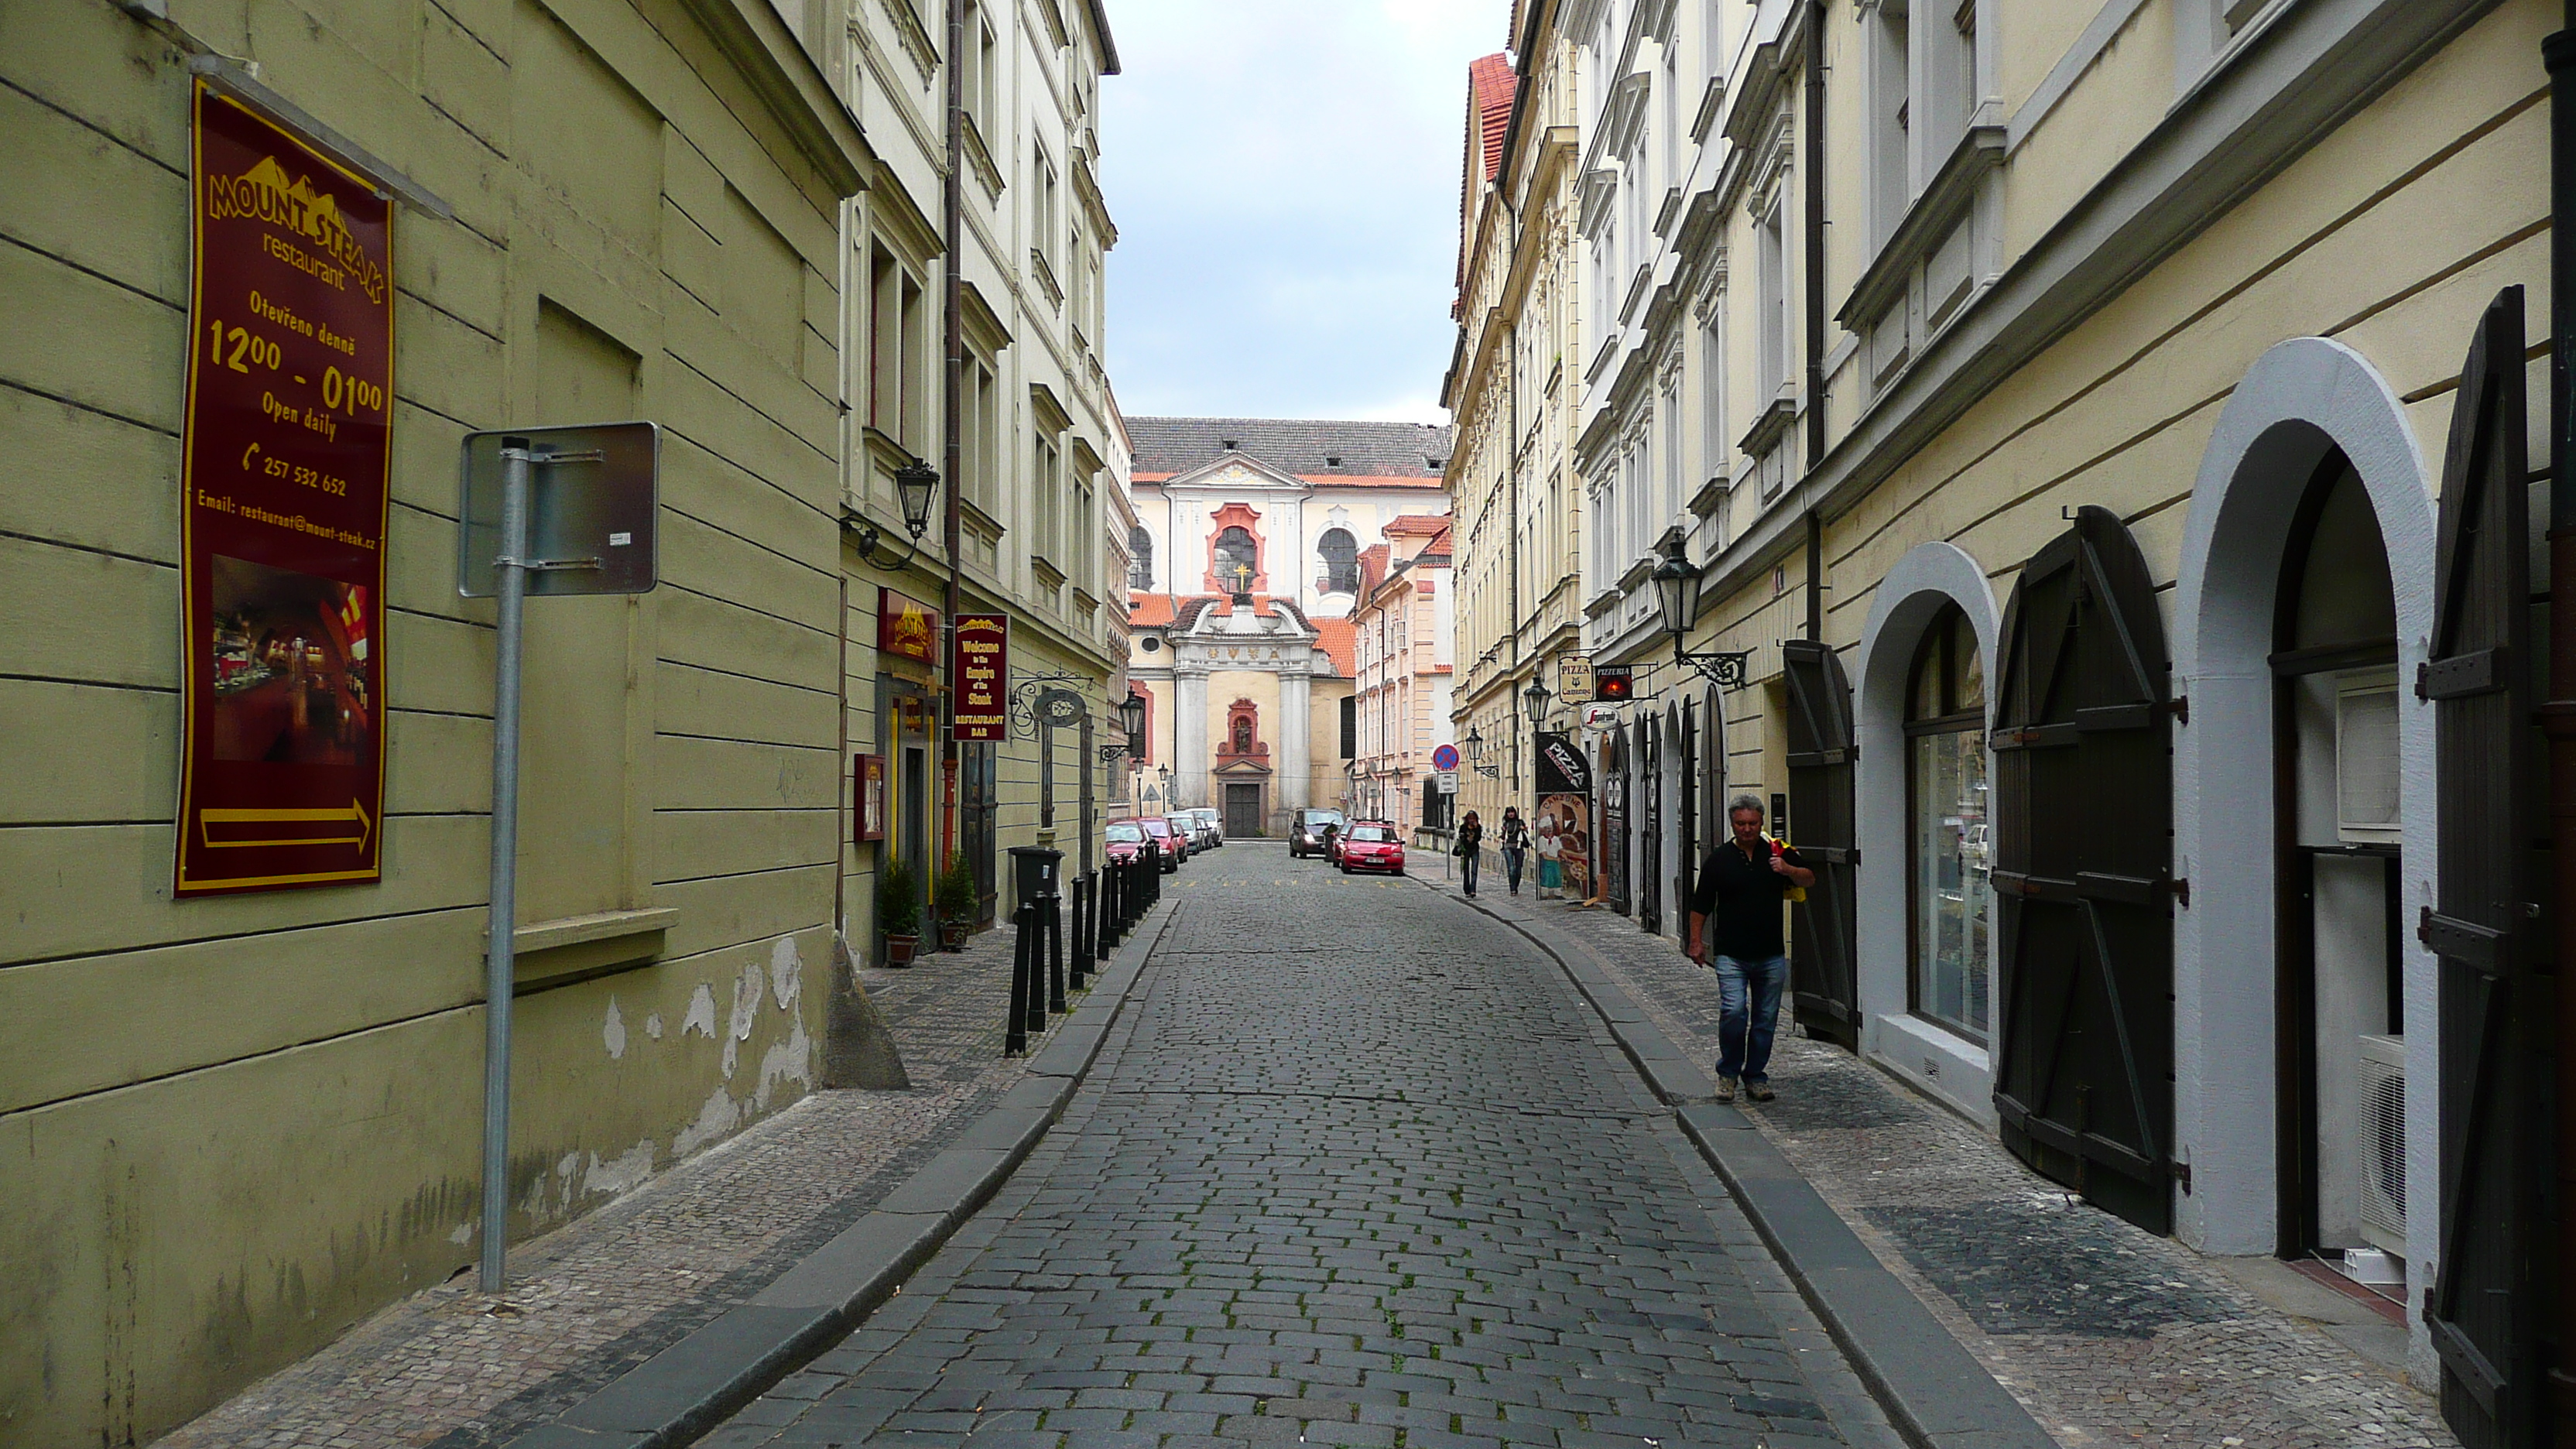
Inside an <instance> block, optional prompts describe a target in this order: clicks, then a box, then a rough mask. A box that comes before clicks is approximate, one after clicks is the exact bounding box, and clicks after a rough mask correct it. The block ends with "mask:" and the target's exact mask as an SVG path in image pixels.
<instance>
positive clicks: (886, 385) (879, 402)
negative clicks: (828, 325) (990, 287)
mask: <svg viewBox="0 0 2576 1449" xmlns="http://www.w3.org/2000/svg"><path fill="white" fill-rule="evenodd" d="M868 284H869V285H868V292H869V305H868V426H870V427H872V428H874V429H876V430H877V431H878V432H881V433H883V434H885V435H886V436H887V437H889V438H892V439H894V440H895V441H896V442H898V443H901V444H902V445H903V446H905V447H907V448H911V449H913V450H915V451H916V452H917V451H919V450H920V448H921V446H922V440H923V437H922V435H923V432H924V428H923V424H924V422H925V421H926V417H925V412H924V409H923V407H922V401H923V399H922V397H921V394H922V392H923V391H924V388H923V379H924V374H925V373H926V371H927V370H928V369H927V362H928V356H929V337H930V329H929V324H928V319H927V317H926V316H925V315H924V299H923V290H922V285H921V280H920V278H918V277H916V276H914V275H913V274H912V272H911V270H910V269H908V268H906V267H905V266H904V265H903V263H901V262H899V261H897V260H895V256H894V253H892V252H890V251H888V250H886V249H885V248H884V247H881V246H880V247H871V248H870V249H869V253H868Z"/></svg>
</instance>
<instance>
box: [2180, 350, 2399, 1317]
mask: <svg viewBox="0 0 2576 1449" xmlns="http://www.w3.org/2000/svg"><path fill="white" fill-rule="evenodd" d="M2338 450H2339V451H2340V452H2341V453H2342V454H2343V456H2344V458H2345V459H2346V460H2347V461H2348V462H2349V463H2350V464H2351V466H2352V468H2353V471H2354V474H2355V475H2356V476H2357V477H2358V478H2359V480H2360V483H2361V486H2362V488H2363V489H2364V491H2365V493H2366V495H2367V497H2368V499H2369V503H2370V508H2371V512H2372V514H2373V516H2374V517H2375V518H2376V520H2377V522H2378V525H2379V533H2380V538H2381V541H2382V544H2383V545H2384V547H2385V549H2386V551H2387V557H2388V569H2389V575H2390V586H2391V593H2392V595H2393V598H2394V600H2395V605H2396V620H2397V661H2398V663H2397V669H2398V678H2399V679H2400V681H2401V682H2411V681H2412V680H2413V678H2414V672H2415V668H2416V666H2417V665H2419V664H2421V663H2422V661H2423V658H2424V650H2425V647H2426V641H2427V639H2428V636H2429V635H2430V632H2431V629H2432V622H2433V589H2434V558H2435V533H2434V517H2433V498H2432V492H2431V489H2430V487H2429V485H2428V482H2427V475H2426V473H2425V469H2424V466H2423V459H2422V453H2421V451H2420V449H2419V448H2418V447H2417V444H2416V439H2415V435H2414V430H2413V429H2412V428H2411V427H2410V426H2409V425H2408V423H2407V420H2406V416H2405V411H2404V407H2403V405H2402V404H2401V403H2400V402H2399V401H2398V399H2397V396H2396V394H2395V392H2394V391H2393V390H2392V389H2391V388H2390V387H2389V386H2388V384H2387V382H2386V381H2385V380H2384V379H2383V378H2381V377H2380V375H2379V374H2378V372H2377V371H2376V370H2375V369H2374V368H2372V366H2371V365H2370V363H2369V361H2368V360H2367V359H2365V358H2364V357H2362V356H2361V354H2359V353H2357V352H2355V351H2354V350H2353V349H2351V348H2350V347H2347V346H2345V345H2343V344H2342V343H2339V342H2334V341H2330V340H2327V339H2324V338H2317V337H2302V338H2294V339H2292V340H2290V341H2287V342H2283V343H2280V344H2278V345H2277V346H2275V347H2273V348H2272V349H2271V350H2270V351H2268V352H2266V353H2264V354H2263V356H2262V357H2261V358H2260V359H2259V360H2257V361H2256V363H2255V364H2254V366H2253V367H2252V368H2251V369H2250V370H2249V371H2248V372H2247V373H2246V375H2245V378H2244V380H2243V381H2242V382H2240V383H2239V384H2238V385H2237V388H2236V391H2235V393H2234V394H2233V396H2231V397H2230V399H2229V401H2228V403H2227V406H2226V408H2225V410H2224V411H2222V412H2221V414H2220V415H2219V419H2218V424H2217V427H2216V429H2215V430H2214V431H2213V433H2212V435H2211V438H2210V441H2209V445H2208V447H2207V449H2206V450H2205V451H2204V453H2203V454H2202V458H2201V466H2200V473H2199V477H2198V479H2197V481H2196V483H2195V485H2194V487H2193V491H2192V497H2191V503H2190V511H2189V513H2188V515H2187V517H2186V519H2185V522H2184V534H2183V545H2182V555H2181V560H2180V564H2179V568H2178V570H2177V574H2176V581H2175V591H2174V601H2173V606H2172V619H2173V652H2174V689H2175V691H2176V693H2177V694H2178V695H2181V696H2182V697H2184V698H2185V699H2187V701H2188V703H2189V707H2190V715H2189V722H2188V723H2187V724H2185V725H2182V726H2180V727H2178V728H2177V729H2176V730H2175V732H2174V873H2175V874H2176V875H2177V876H2178V877H2182V878H2185V879H2187V880H2189V881H2190V883H2191V896H2190V905H2189V906H2188V907H2187V908H2185V909H2181V910H2179V911H2177V912H2176V916H2175V932H2174V992H2175V1002H2174V1046H2175V1075H2176V1081H2175V1101H2174V1127H2175V1135H2176V1137H2177V1139H2178V1140H2177V1148H2178V1151H2179V1153H2180V1155H2181V1156H2182V1158H2183V1160H2184V1161H2187V1162H2188V1163H2190V1165H2191V1168H2192V1191H2191V1192H2190V1193H2189V1194H2187V1195H2185V1196H2183V1197H2182V1198H2181V1199H2180V1201H2179V1203H2178V1205H2177V1206H2178V1209H2179V1212H2178V1219H2177V1222H2176V1231H2177V1232H2178V1234H2179V1235H2180V1236H2181V1237H2182V1238H2183V1239H2184V1240H2185V1241H2186V1242H2189V1243H2191V1244H2192V1245H2193V1246H2195V1247H2198V1248H2200V1249H2201V1250H2202V1251H2205V1252H2213V1253H2242V1254H2254V1253H2265V1252H2270V1251H2272V1249H2273V1246H2274V1244H2275V1241H2276V1238H2277V1233H2278V1221H2279V1217H2278V1214H2279V1197H2278V1191H2279V1168H2278V1160H2277V1150H2278V1143H2277V1141H2276V1132H2275V1111H2274V1108H2275V1101H2276V1095H2277V1085H2276V1083H2275V1081H2274V1074H2273V1062H2274V1039H2275V1031H2276V1020H2275V1011H2274V988H2275V979H2274V957H2275V953H2276V949H2277V948H2276V943H2277V940H2278V933H2277V926H2278V921H2277V918H2276V911H2277V900H2276V872H2275V863H2276V859H2277V842H2276V840H2275V822H2274V819H2273V815H2272V811H2271V809H2270V808H2269V805H2268V802H2270V801H2271V800H2272V799H2273V798H2274V779H2273V769H2274V756H2275V749H2274V735H2273V730H2274V720H2273V714H2274V709H2273V705H2274V676H2273V670H2272V666H2271V663H2270V654H2271V651H2272V649H2273V646H2274V625H2275V607H2276V604H2277V602H2278V594H2279V586H2280V580H2281V573H2282V561H2283V556H2284V550H2285V548H2286V547H2287V546H2288V542H2289V538H2290V532H2291V527H2292V523H2293V519H2294V515H2295V513H2296V511H2297V509H2298V505H2299V501H2300V499H2301V497H2302V496H2303V495H2304V494H2305V492H2306V490H2307V486H2308V483H2309V481H2310V479H2311V478H2312V477H2314V475H2315V473H2316V471H2317V469H2318V467H2319V466H2320V465H2321V464H2322V463H2323V462H2324V461H2325V460H2326V459H2327V458H2328V457H2329V456H2330V454H2331V453H2333V452H2335V451H2338ZM2398 762H2399V764H2398V768H2399V798H2400V810H2401V813H2402V818H2403V821H2404V825H2403V830H2402V835H2401V842H2400V850H2401V856H2400V858H2401V880H2402V882H2403V891H2404V896H2403V900H2402V903H2401V907H2400V910H2401V916H2402V918H2403V919H2404V920H2408V921H2411V920H2413V919H2414V918H2415V914H2416V910H2417V908H2418V907H2419V906H2420V905H2422V904H2425V903H2426V902H2428V901H2429V900H2430V899H2431V897H2430V894H2429V890H2430V884H2431V882H2432V880H2433V874H2434V872H2433V860H2434V848H2435V841H2436V836H2435V817H2436V810H2437V805H2438V802H2437V801H2436V799H2435V797H2434V788H2433V721H2432V713H2431V711H2430V710H2429V709H2427V708H2425V707H2423V706H2422V704H2421V703H2420V701H2417V700H2416V699H2415V698H2414V696H2413V693H2412V691H2411V689H2406V688H2401V690H2400V709H2399V723H2398ZM2247 802H2256V803H2255V804H2253V805H2252V806H2250V807H2249V805H2248V803H2247ZM2401 960H2402V963H2403V970H2402V976H2403V992H2404V1000H2405V1007H2406V1011H2407V1015H2408V1019H2409V1020H2411V1021H2423V1022H2429V1021H2431V1020H2433V1019H2434V1014H2435V1010H2436V1007H2435V1002H2434V965H2433V960H2432V958H2431V956H2429V955H2428V954H2426V953H2425V952H2424V951H2423V950H2422V949H2421V948H2420V947H2419V946H2417V945H2416V944H2415V943H2413V942H2412V941H2411V940H2410V941H2408V942H2406V943H2405V945H2404V949H2403V952H2402V955H2401ZM2406 1050H2407V1077H2408V1079H2409V1081H2410V1082H2413V1083H2422V1084H2425V1085H2427V1086H2428V1087H2429V1085H2430V1084H2431V1083H2432V1082H2433V1081H2435V1080H2436V1075H2435V1070H2434V1068H2435V1062H2434V1051H2435V1047H2434V1037H2433V1034H2432V1033H2431V1032H2429V1031H2413V1032H2409V1033H2408V1034H2407V1046H2406ZM2409 1097H2410V1106H2409V1110H2408V1115H2407V1134H2406V1135H2407V1143H2406V1159H2407V1176H2408V1182H2409V1189H2408V1205H2407V1206H2408V1213H2407V1218H2408V1246H2409V1248H2410V1250H2411V1251H2410V1252H2409V1254H2408V1266H2409V1276H2410V1278H2411V1279H2412V1280H2414V1281H2413V1282H2412V1285H2411V1287H2410V1292H2409V1294H2408V1299H2409V1301H2410V1302H2413V1301H2416V1300H2418V1299H2419V1298H2420V1290H2421V1288H2422V1284H2423V1282H2424V1281H2426V1280H2425V1279H2424V1276H2423V1275H2424V1274H2425V1272H2426V1270H2427V1269H2428V1267H2429V1266H2430V1264H2431V1261H2432V1259H2433V1256H2434V1254H2435V1252H2436V1251H2437V1248H2436V1244H2435V1241H2434V1224H2435V1222H2436V1220H2437V1218H2438V1210H2437V1205H2436V1204H2435V1202H2434V1200H2433V1184H2434V1183H2435V1182H2436V1180H2437V1178H2436V1173H2435V1166H2436V1161H2437V1155H2438V1146H2437V1143H2436V1139H2435V1135H2434V1129H2435V1118H2434V1112H2433V1094H2432V1093H2431V1092H2429V1091H2424V1092H2410V1093H2409ZM2415 1352H2416V1355H2417V1356H2418V1357H2419V1358H2422V1357H2424V1356H2425V1355H2426V1354H2427V1353H2428V1352H2429V1349H2428V1347H2427V1344H2426V1341H2425V1340H2424V1339H2423V1337H2422V1331H2421V1329H2420V1326H2419V1328H2418V1329H2417V1338H2416V1350H2415Z"/></svg>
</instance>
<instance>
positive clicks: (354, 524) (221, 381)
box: [175, 80, 394, 896]
mask: <svg viewBox="0 0 2576 1449" xmlns="http://www.w3.org/2000/svg"><path fill="white" fill-rule="evenodd" d="M195 112H196V114H195V138H196V146H195V166H194V185H193V188H192V190H191V209H192V212H193V217H192V230H193V232H194V239H195V257H196V274H195V279H194V285H193V288H192V290H191V293H190V298H189V308H188V319H189V338H190V347H189V355H188V399H187V412H186V418H185V427H186V433H185V443H184V445H183V472H182V475H181V477H182V489H183V495H182V499H181V505H180V514H181V520H182V530H183V535H184V537H183V540H182V548H181V559H182V562H181V570H182V576H183V577H182V584H183V589H184V594H185V614H186V622H185V625H184V628H185V630H186V633H185V637H184V639H183V641H182V649H181V656H180V657H181V661H182V663H181V670H182V690H183V695H184V711H185V725H184V737H183V741H182V746H181V747H182V749H183V750H184V751H185V755H184V758H183V760H182V765H181V773H180V787H179V826H178V829H179V842H178V851H177V862H176V867H175V869H176V875H177V880H176V890H177V893H178V894H179V895H182V896H194V895H208V894H214V893H217V892H226V891H255V890H282V889H288V888H292V887H300V886H318V885H341V884H348V883H350V882H356V881H373V880H377V879H379V878H380V871H379V868H378V852H379V846H380V843H381V840H382V833H383V832H382V830H381V828H380V827H381V823H382V821H383V818H384V708H385V638H384V627H383V609H384V591H385V590H384V584H385V561H384V548H383V544H384V535H385V500H386V491H387V490H386V469H387V463H388V459H389V457H390V449H389V447H388V443H389V439H390V433H391V426H390V425H391V418H392V411H391V410H392V399H393V339H394V314H393V284H392V277H393V206H392V202H391V201H390V199H389V198H388V197H387V196H386V195H385V194H384V193H383V192H382V191H381V190H379V189H378V187H377V186H376V185H375V183H373V182H372V181H369V180H368V179H366V178H365V177H362V176H360V175H358V174H357V173H355V172H353V171H351V170H349V169H347V168H346V167H345V166H344V165H342V164H341V163H340V162H338V161H336V160H335V159H333V158H332V157H330V156H327V155H325V154H323V153H322V152H321V151H319V150H317V149H315V148H314V147H313V146H311V145H309V144H307V143H306V141H305V140H304V139H303V138H301V137H299V136H298V135H297V134H296V133H295V132H293V131H291V130H288V129H287V128H285V127H284V126H282V125H280V124H279V123H278V122H277V121H275V120H273V119H271V118H269V117H268V116H266V115H263V114H261V113H260V112H258V111H255V110H253V109H251V108H250V107H249V106H247V105H245V104H243V103H242V102H240V101H238V100H235V99H233V98H232V97H230V96H228V95H226V94H224V93H223V92H222V91H220V90H217V89H216V88H214V87H213V86H212V85H210V84H208V83H207V82H205V81H203V80H200V81H199V82H198V84H197V88H196V97H195Z"/></svg>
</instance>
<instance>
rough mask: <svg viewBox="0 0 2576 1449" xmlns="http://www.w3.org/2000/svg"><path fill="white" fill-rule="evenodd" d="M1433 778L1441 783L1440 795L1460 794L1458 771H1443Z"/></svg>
mask: <svg viewBox="0 0 2576 1449" xmlns="http://www.w3.org/2000/svg"><path fill="white" fill-rule="evenodd" d="M1431 778H1432V779H1434V780H1437V781H1439V782H1440V793H1441V794H1443V795H1455V794H1457V793H1458V772H1457V771H1455V770H1443V771H1441V772H1440V773H1439V774H1437V775H1434V776H1432V777H1431Z"/></svg>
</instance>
